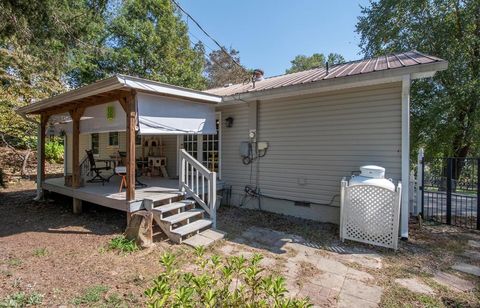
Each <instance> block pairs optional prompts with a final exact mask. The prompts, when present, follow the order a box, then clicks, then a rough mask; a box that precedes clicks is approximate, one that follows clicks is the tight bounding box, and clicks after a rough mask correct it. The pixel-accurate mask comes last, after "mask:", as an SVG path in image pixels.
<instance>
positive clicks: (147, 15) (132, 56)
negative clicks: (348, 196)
mask: <svg viewBox="0 0 480 308" xmlns="http://www.w3.org/2000/svg"><path fill="white" fill-rule="evenodd" d="M102 41H103V42H104V44H105V46H104V49H106V51H105V52H103V53H102V52H100V53H99V54H97V55H94V56H91V57H89V58H86V59H84V61H82V62H81V63H83V65H84V66H82V67H81V69H78V71H77V74H76V75H77V76H80V77H81V78H80V79H81V81H80V83H81V84H85V83H90V82H91V81H92V80H94V79H98V77H101V76H102V75H104V76H108V75H111V74H115V73H122V74H127V75H132V76H138V77H142V78H148V79H152V80H157V81H161V82H165V83H169V84H174V85H178V86H184V87H190V88H194V89H202V88H204V87H205V80H204V78H203V76H202V71H203V68H204V49H203V46H202V45H198V44H197V45H196V46H194V47H192V46H191V45H190V40H189V37H188V29H187V25H186V24H185V22H183V21H182V20H181V18H180V15H179V14H178V13H177V12H176V10H175V7H174V6H173V4H172V2H171V1H170V0H126V1H124V2H123V3H122V5H121V7H120V8H119V9H118V12H115V14H113V17H112V20H111V22H109V23H108V25H107V29H106V37H105V38H104V39H103V40H102ZM82 69H83V70H82Z"/></svg>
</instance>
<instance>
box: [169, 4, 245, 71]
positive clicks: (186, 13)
mask: <svg viewBox="0 0 480 308" xmlns="http://www.w3.org/2000/svg"><path fill="white" fill-rule="evenodd" d="M171 1H172V2H173V3H174V4H175V5H176V6H177V7H178V8H179V9H180V11H182V12H183V13H185V15H187V16H188V18H190V19H191V20H192V21H193V22H194V23H195V24H196V25H197V27H198V28H199V29H200V30H202V32H203V33H205V35H206V36H207V37H209V38H210V39H211V40H212V41H213V42H214V43H215V44H216V45H217V46H218V48H220V50H222V51H223V52H224V53H225V54H226V55H227V56H228V57H229V58H230V59H231V60H232V61H233V63H235V64H236V65H238V66H239V67H240V68H242V69H243V70H244V71H246V72H248V71H247V69H246V68H245V67H243V66H242V65H241V64H240V63H238V62H237V60H235V59H234V58H233V57H232V56H231V55H230V53H229V52H228V51H227V50H225V48H223V46H222V45H220V43H218V42H217V40H215V39H214V38H213V37H212V36H211V35H210V34H208V32H207V31H205V29H203V27H202V26H201V25H200V24H199V23H198V22H197V21H196V20H195V18H193V17H192V15H190V14H189V13H188V12H187V11H185V10H184V9H183V8H182V7H181V6H180V4H178V3H177V2H176V1H175V0H171Z"/></svg>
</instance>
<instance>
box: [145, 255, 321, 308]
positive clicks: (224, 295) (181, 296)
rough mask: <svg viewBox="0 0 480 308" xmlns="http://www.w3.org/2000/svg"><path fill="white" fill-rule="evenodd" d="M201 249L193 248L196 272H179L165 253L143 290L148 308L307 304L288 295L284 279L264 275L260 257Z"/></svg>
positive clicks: (307, 301)
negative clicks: (157, 271) (222, 254)
mask: <svg viewBox="0 0 480 308" xmlns="http://www.w3.org/2000/svg"><path fill="white" fill-rule="evenodd" d="M204 253H205V249H204V248H202V247H201V248H197V249H196V250H195V255H196V261H195V264H196V266H197V269H198V271H197V272H195V273H194V272H182V271H180V270H179V269H178V268H177V263H176V257H175V256H174V255H173V254H172V253H165V254H163V255H162V256H161V258H160V264H161V265H162V266H163V268H164V272H162V273H161V274H160V275H159V276H158V277H157V278H156V279H155V280H154V281H153V286H152V287H151V288H148V289H147V290H145V292H144V294H145V295H146V296H147V298H148V300H147V305H148V306H149V307H172V306H173V307H194V306H202V307H311V306H312V305H311V304H310V302H309V299H307V298H305V299H296V298H288V297H287V296H286V294H287V289H286V287H285V278H283V277H274V276H272V275H268V276H267V275H264V268H263V267H261V266H260V261H261V260H262V258H263V257H262V256H261V255H259V254H255V255H254V256H253V257H252V258H251V259H250V260H247V259H246V258H244V257H243V256H233V257H229V258H226V259H223V258H221V257H220V256H217V255H214V256H212V257H210V258H205V257H204Z"/></svg>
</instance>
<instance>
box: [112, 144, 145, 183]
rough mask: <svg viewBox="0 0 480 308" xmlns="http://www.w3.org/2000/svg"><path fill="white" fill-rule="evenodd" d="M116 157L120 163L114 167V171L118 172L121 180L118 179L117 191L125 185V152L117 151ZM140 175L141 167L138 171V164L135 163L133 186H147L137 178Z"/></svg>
mask: <svg viewBox="0 0 480 308" xmlns="http://www.w3.org/2000/svg"><path fill="white" fill-rule="evenodd" d="M118 157H119V158H120V164H119V166H118V167H117V168H115V173H116V174H118V175H119V176H120V177H121V178H122V180H121V181H120V189H119V191H120V192H122V190H123V188H126V187H127V180H126V177H127V168H126V167H125V166H126V165H127V152H120V151H119V152H118ZM139 176H142V172H141V169H140V171H139V168H138V164H136V168H135V188H138V187H147V184H144V183H142V182H140V181H139V180H138V177H139Z"/></svg>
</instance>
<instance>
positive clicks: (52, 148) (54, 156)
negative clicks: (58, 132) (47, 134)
mask: <svg viewBox="0 0 480 308" xmlns="http://www.w3.org/2000/svg"><path fill="white" fill-rule="evenodd" d="M45 158H46V159H47V160H48V161H49V162H55V163H61V162H62V161H63V144H62V143H61V142H60V141H58V140H50V141H48V142H47V143H46V144H45Z"/></svg>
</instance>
